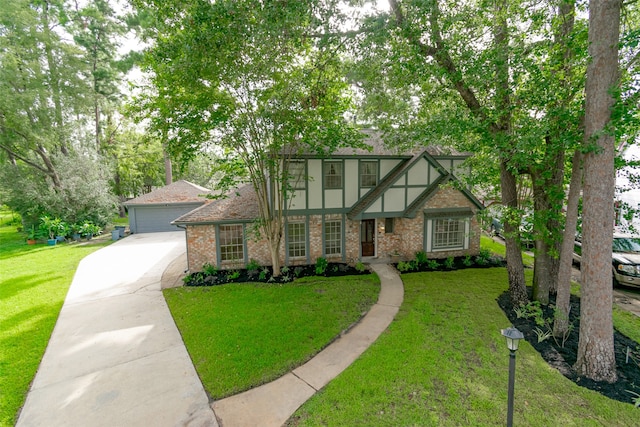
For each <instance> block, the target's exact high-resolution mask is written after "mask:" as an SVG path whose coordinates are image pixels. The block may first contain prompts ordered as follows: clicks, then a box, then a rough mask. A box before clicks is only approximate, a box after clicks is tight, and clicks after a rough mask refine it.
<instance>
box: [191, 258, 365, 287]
mask: <svg viewBox="0 0 640 427" xmlns="http://www.w3.org/2000/svg"><path fill="white" fill-rule="evenodd" d="M361 274H371V271H369V269H368V268H366V269H363V268H360V269H357V268H355V267H354V266H351V265H348V264H345V263H328V264H327V266H326V268H325V269H324V272H322V273H320V274H318V272H317V271H316V266H315V265H298V266H292V267H283V268H282V270H281V275H280V276H278V277H273V269H272V268H271V267H269V266H267V267H260V268H257V269H253V270H247V269H244V268H241V269H234V270H219V271H216V273H215V274H207V273H205V272H196V273H192V274H190V275H189V276H187V277H186V278H185V285H186V286H216V285H224V284H226V283H238V282H262V283H288V282H292V281H294V280H295V279H300V278H302V277H309V276H322V277H336V276H354V275H361Z"/></svg>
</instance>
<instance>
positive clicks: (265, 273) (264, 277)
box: [258, 267, 269, 281]
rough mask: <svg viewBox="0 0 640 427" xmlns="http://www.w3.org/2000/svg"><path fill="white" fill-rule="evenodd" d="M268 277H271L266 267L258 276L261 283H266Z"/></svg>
mask: <svg viewBox="0 0 640 427" xmlns="http://www.w3.org/2000/svg"><path fill="white" fill-rule="evenodd" d="M268 275H269V269H268V268H267V267H265V268H263V269H262V270H261V271H260V274H259V275H258V278H259V279H260V280H261V281H265V280H267V276H268Z"/></svg>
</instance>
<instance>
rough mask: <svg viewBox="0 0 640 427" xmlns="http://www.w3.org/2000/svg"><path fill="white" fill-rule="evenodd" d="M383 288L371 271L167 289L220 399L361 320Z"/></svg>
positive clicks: (205, 378) (287, 367) (198, 364)
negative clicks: (278, 282)
mask: <svg viewBox="0 0 640 427" xmlns="http://www.w3.org/2000/svg"><path fill="white" fill-rule="evenodd" d="M379 291H380V281H379V280H378V277H377V276H376V275H373V274H370V275H364V276H342V277H331V278H327V277H305V278H302V279H297V280H295V281H294V282H290V283H286V284H263V283H231V284H226V285H222V286H210V287H182V288H175V289H166V290H165V291H164V295H165V299H166V300H167V304H168V305H169V308H170V309H171V313H172V315H173V318H174V320H175V322H176V324H177V326H178V329H179V330H180V333H181V334H182V338H183V340H184V342H185V344H186V347H187V350H188V351H189V354H190V355H191V359H192V360H193V363H194V365H195V368H196V370H197V371H198V375H199V376H200V379H201V380H202V383H203V385H204V388H205V390H207V392H208V393H209V394H210V396H212V397H213V398H215V399H220V398H222V397H226V396H230V395H233V394H236V393H239V392H241V391H245V390H248V389H249V388H251V387H255V386H258V385H260V384H263V383H267V382H269V381H272V380H274V379H276V378H279V377H280V376H282V375H284V374H285V373H287V372H289V371H291V370H292V369H293V368H295V367H297V366H300V365H302V364H303V363H304V362H306V361H307V360H309V359H310V358H311V357H312V356H313V355H315V354H316V353H318V352H319V351H320V350H322V349H323V348H324V347H325V346H326V345H327V344H329V343H330V342H331V341H332V340H333V339H335V338H336V337H338V336H339V335H340V333H341V332H342V331H344V330H345V329H347V328H348V327H349V326H351V325H352V324H353V323H354V322H356V321H358V319H360V317H361V316H362V315H363V314H364V313H366V312H367V311H368V310H369V308H370V307H371V306H372V305H373V304H374V303H375V302H376V301H377V299H378V293H379Z"/></svg>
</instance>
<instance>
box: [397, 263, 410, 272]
mask: <svg viewBox="0 0 640 427" xmlns="http://www.w3.org/2000/svg"><path fill="white" fill-rule="evenodd" d="M397 268H398V271H399V272H400V273H406V272H408V271H412V270H413V269H414V268H413V265H412V263H411V262H408V261H400V262H399V263H398V265H397Z"/></svg>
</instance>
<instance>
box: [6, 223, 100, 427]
mask: <svg viewBox="0 0 640 427" xmlns="http://www.w3.org/2000/svg"><path fill="white" fill-rule="evenodd" d="M10 218H12V214H11V213H10V212H8V211H6V210H5V211H0V426H11V425H13V424H14V421H15V418H16V416H17V413H18V410H19V409H20V407H21V406H22V404H23V403H24V399H25V397H26V393H27V391H28V389H29V384H30V383H31V381H32V380H33V377H34V376H35V373H36V370H37V368H38V365H39V364H40V360H41V359H42V355H43V354H44V350H45V348H46V346H47V342H48V341H49V337H50V336H51V331H52V330H53V326H54V325H55V322H56V320H57V318H58V314H59V313H60V308H61V307H62V303H63V302H64V298H65V295H66V294H67V290H68V289H69V285H70V284H71V280H72V279H73V274H74V273H75V271H76V268H77V266H78V263H79V262H80V260H81V259H82V258H84V257H85V256H87V255H88V254H90V253H92V252H94V251H96V250H97V249H100V248H101V247H104V246H105V245H106V244H108V243H110V242H108V241H106V242H92V243H91V244H90V245H78V244H61V245H57V246H46V245H43V244H39V245H35V246H28V245H27V244H26V242H25V237H24V234H22V233H18V232H16V223H15V222H14V221H11V220H10Z"/></svg>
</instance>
